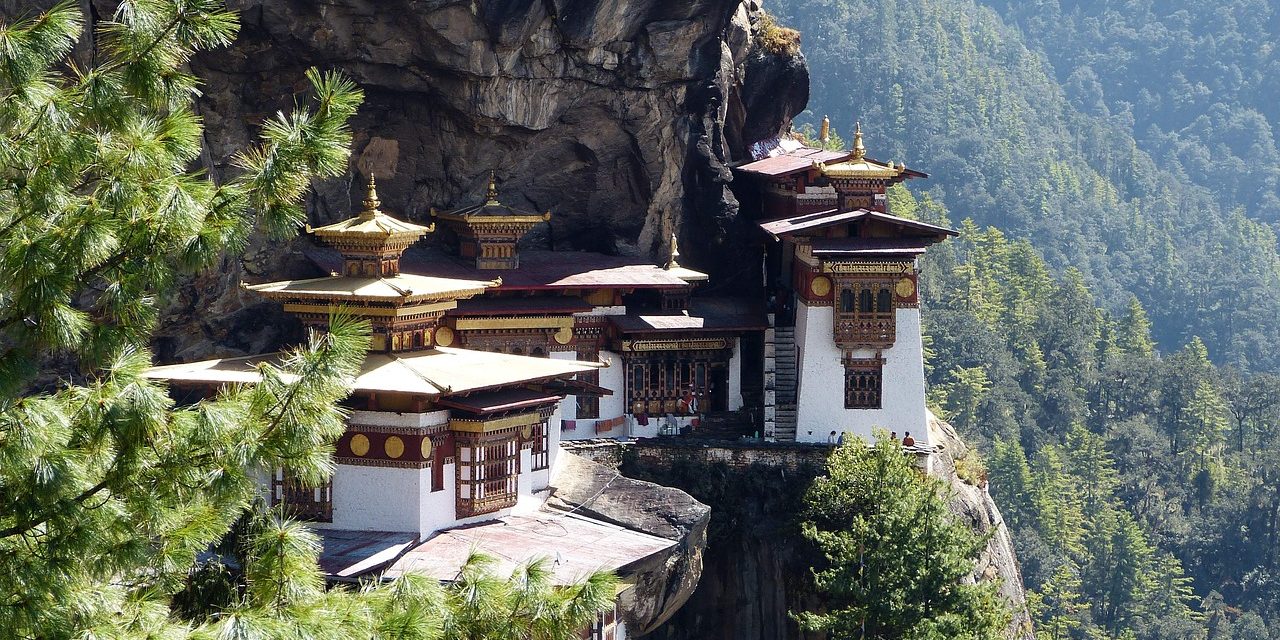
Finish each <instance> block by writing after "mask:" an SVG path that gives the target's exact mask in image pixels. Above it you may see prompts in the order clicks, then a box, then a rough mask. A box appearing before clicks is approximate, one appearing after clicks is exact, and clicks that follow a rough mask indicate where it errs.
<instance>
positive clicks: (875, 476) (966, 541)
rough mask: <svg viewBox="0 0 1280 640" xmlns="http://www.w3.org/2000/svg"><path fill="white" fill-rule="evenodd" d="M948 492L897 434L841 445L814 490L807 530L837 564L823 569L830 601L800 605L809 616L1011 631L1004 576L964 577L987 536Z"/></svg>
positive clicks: (863, 630)
mask: <svg viewBox="0 0 1280 640" xmlns="http://www.w3.org/2000/svg"><path fill="white" fill-rule="evenodd" d="M942 492H943V486H942V483H941V482H940V481H939V480H937V479H935V478H932V477H930V476H926V475H925V474H923V473H921V472H920V470H919V469H917V468H916V467H915V464H914V460H913V459H912V458H911V457H910V456H907V455H904V454H903V452H902V450H901V448H900V447H899V446H898V444H897V443H896V442H893V441H890V440H889V438H888V437H887V434H884V433H880V434H878V438H877V442H876V444H875V445H874V446H872V447H867V446H865V445H864V444H862V443H861V442H858V441H854V442H851V443H849V444H846V445H844V446H841V447H839V448H837V449H836V450H835V451H834V452H833V453H832V454H831V457H830V458H829V459H828V462H827V467H826V473H825V475H824V476H822V477H820V478H818V479H817V480H816V481H815V482H814V484H813V485H812V486H811V487H810V489H809V491H808V493H807V494H806V495H805V521H804V523H803V532H804V536H805V538H807V539H808V540H810V541H812V542H813V543H814V544H816V545H817V547H818V548H819V549H820V550H821V551H822V553H823V555H824V556H825V557H826V559H827V562H828V566H825V567H822V568H817V569H815V570H814V576H815V579H816V582H817V587H818V591H819V592H820V593H821V594H822V595H823V596H824V598H825V609H824V611H823V612H821V613H819V612H809V611H806V612H800V613H797V614H796V619H797V620H798V621H799V622H800V625H801V626H802V627H803V628H805V629H807V630H813V631H817V630H823V631H826V632H828V633H829V634H830V635H831V637H835V638H869V639H877V640H889V639H891V638H892V639H895V640H896V639H898V638H929V639H934V638H936V639H939V640H941V639H943V638H972V639H974V640H979V639H992V640H994V639H995V638H999V637H1001V636H1002V635H1003V632H1004V628H1005V625H1007V624H1008V622H1009V619H1010V614H1009V611H1008V609H1007V607H1006V605H1005V604H1004V603H1003V602H1002V601H1001V600H1000V598H999V596H998V594H997V591H996V585H995V584H993V583H990V582H980V583H978V584H965V583H964V578H965V577H966V576H968V575H969V574H970V573H972V572H973V569H974V561H975V559H976V558H977V556H978V553H979V551H980V550H981V549H982V547H983V546H984V545H985V543H986V540H985V538H984V537H983V536H979V535H977V534H976V533H974V532H973V531H972V530H970V529H968V528H967V527H966V526H965V525H964V524H962V523H959V522H957V521H955V520H954V519H953V517H952V516H951V515H950V513H949V512H948V510H947V505H946V501H945V500H944V499H943V494H942Z"/></svg>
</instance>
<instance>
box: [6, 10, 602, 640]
mask: <svg viewBox="0 0 1280 640" xmlns="http://www.w3.org/2000/svg"><path fill="white" fill-rule="evenodd" d="M6 19H7V18H6V17H0V638H7V637H18V638H34V637H40V638H72V637H77V638H79V637H98V638H124V637H166V638H184V637H198V638H212V637H220V638H230V637H242V638H248V637H263V638H266V637H282V636H285V635H288V636H293V637H361V638H374V637H377V638H425V639H430V638H439V637H443V636H444V634H446V633H448V629H450V628H457V629H461V630H464V631H466V633H463V634H460V635H453V636H451V637H471V638H480V637H484V638H504V639H505V638H535V637H536V638H553V639H555V638H570V637H573V636H574V634H575V633H576V632H577V631H578V630H579V629H580V628H581V627H582V624H583V622H584V621H586V620H589V619H590V618H591V617H592V616H594V615H595V613H596V612H597V611H599V610H601V609H602V608H603V607H607V606H609V605H611V604H612V602H613V587H612V578H611V577H610V576H608V575H606V574H598V575H594V576H591V577H590V578H589V579H588V580H586V581H585V582H583V583H580V584H577V585H572V586H570V587H568V588H565V589H553V588H551V587H550V585H549V574H548V572H547V569H546V566H545V564H544V563H534V564H532V565H529V566H528V567H526V568H525V569H524V570H523V571H522V572H521V573H520V574H519V575H517V576H515V578H516V580H515V581H514V582H507V581H505V580H504V581H497V580H495V579H494V578H493V577H492V576H491V574H490V573H488V572H487V570H486V566H487V565H486V564H485V563H484V562H483V561H481V560H479V559H477V560H476V561H475V562H472V563H469V564H468V567H467V568H466V569H465V570H464V573H463V576H462V578H463V580H462V581H461V582H460V584H462V585H464V586H463V587H456V588H454V589H453V590H445V591H444V592H440V589H439V587H438V586H435V585H434V583H432V582H431V581H424V580H422V579H419V578H410V579H407V580H402V581H397V582H396V583H394V584H392V585H389V586H382V587H378V588H374V589H369V590H366V591H344V590H333V591H325V590H324V589H323V581H322V580H321V576H320V574H319V572H318V571H319V570H318V567H317V564H316V553H317V552H318V547H317V539H316V538H315V536H314V534H312V533H310V532H309V531H308V530H306V529H305V528H303V527H300V526H299V525H296V524H291V523H287V522H282V521H275V520H271V521H270V522H269V523H268V524H267V525H264V526H262V527H260V528H259V532H258V534H257V536H256V537H255V538H254V540H255V543H254V546H253V548H254V549H255V552H254V553H252V554H249V555H248V556H247V557H246V558H245V561H244V563H243V569H244V577H245V583H244V584H243V585H241V586H242V588H241V589H240V590H238V591H237V590H235V589H232V590H230V591H229V592H224V593H223V595H224V596H226V597H227V598H229V599H228V600H227V601H226V602H222V603H220V604H219V606H216V607H214V608H213V611H206V612H205V615H204V616H203V618H202V619H200V620H191V621H183V620H182V619H181V618H180V616H182V615H184V614H186V613H190V612H192V611H199V610H201V608H202V607H208V606H209V605H211V604H216V603H207V602H194V603H187V604H188V605H190V606H187V607H185V608H184V607H175V606H173V605H174V602H173V600H172V596H173V595H174V594H175V593H178V592H180V591H181V590H183V589H184V585H185V584H186V583H187V582H188V579H189V570H190V569H191V567H192V566H193V564H194V560H195V558H196V556H197V554H198V553H200V552H202V551H204V550H206V549H208V548H209V547H210V545H211V544H213V543H214V542H216V541H218V540H219V539H221V538H223V537H224V536H225V535H226V534H227V532H228V530H229V529H230V528H231V525H232V523H233V522H235V521H237V519H239V518H241V517H242V516H243V515H244V514H245V513H246V510H247V509H248V508H249V506H250V505H251V503H252V502H253V500H254V499H255V497H256V496H257V494H258V491H259V484H258V474H259V473H261V472H263V471H264V470H271V469H276V468H281V467H283V468H285V469H286V470H287V471H288V472H289V473H290V474H291V475H293V476H294V477H298V478H300V479H301V480H303V481H310V482H318V481H320V480H323V479H324V478H326V477H327V476H328V474H329V473H331V471H332V458H331V454H332V446H333V442H334V441H335V440H336V438H337V437H338V436H339V435H340V434H341V433H342V431H343V429H344V416H343V413H342V411H341V410H340V409H339V408H337V406H336V405H335V403H336V402H337V401H338V400H340V399H342V398H343V397H344V396H345V395H346V394H347V393H348V391H349V389H348V381H349V380H350V379H351V378H352V377H353V376H354V374H355V373H356V372H357V371H358V370H359V366H360V364H361V362H362V361H363V358H364V355H365V351H366V348H367V341H368V338H367V332H368V327H367V325H366V324H365V323H361V322H354V321H352V320H351V319H349V318H345V317H342V316H340V315H339V316H336V317H334V318H332V319H331V322H330V328H329V330H328V331H327V332H326V333H324V334H313V335H311V336H310V338H309V341H308V342H307V343H306V344H304V345H302V346H301V347H298V348H296V349H294V350H292V351H290V352H287V354H286V357H285V358H284V359H283V362H282V364H281V365H280V366H279V367H278V368H277V367H272V366H269V365H262V366H261V367H260V373H261V377H262V381H261V382H260V383H258V384H255V385H252V386H247V387H233V388H228V389H224V390H222V391H221V392H220V393H218V394H217V396H216V397H213V398H210V399H207V400H204V401H201V402H198V403H196V404H195V405H192V406H187V407H177V406H175V404H174V402H173V401H172V400H171V399H170V397H169V395H168V393H167V390H166V389H165V388H164V387H163V386H161V385H159V384H156V383H154V382H152V381H150V380H148V379H147V378H146V376H145V371H146V369H147V368H148V367H149V366H150V365H151V355H150V353H149V352H148V350H147V344H148V341H149V339H150V336H151V333H152V330H153V329H154V327H155V324H156V321H157V318H158V316H159V313H160V310H161V309H162V308H163V305H164V303H165V301H166V296H168V295H169V294H170V293H171V292H172V291H173V287H174V285H175V283H176V282H178V281H179V279H180V278H183V277H184V276H185V275H186V274H190V273H192V272H195V271H198V270H201V269H205V268H208V267H210V266H212V265H215V264H217V262H218V261H219V260H220V259H222V258H223V256H225V255H227V254H232V255H234V254H236V253H237V252H239V251H241V250H242V249H243V248H244V247H245V245H246V243H247V242H248V239H249V237H250V235H251V234H252V233H255V232H257V231H259V230H265V231H266V232H267V233H269V234H271V235H272V236H274V237H277V238H283V237H290V236H292V235H294V234H296V233H297V231H298V227H299V226H300V224H301V223H302V222H303V221H304V220H305V215H304V212H303V210H302V207H301V205H302V202H303V199H304V197H305V195H306V193H307V191H308V189H309V185H310V184H311V182H312V180H314V179H319V178H325V177H331V176H336V175H340V174H341V173H342V172H344V171H345V170H346V166H347V159H348V153H349V151H348V149H349V145H350V142H351V135H350V132H349V130H348V128H347V120H348V119H349V118H350V117H351V116H352V115H353V114H354V113H355V111H356V109H357V107H358V106H359V104H360V102H361V99H362V96H361V93H360V91H359V90H358V89H356V88H355V86H354V85H352V84H351V83H350V82H349V81H347V80H346V79H344V78H342V77H341V76H339V75H336V74H332V73H320V72H316V71H309V72H307V74H306V78H307V79H308V80H309V82H310V98H309V102H307V103H306V106H297V107H295V108H294V109H293V110H292V112H290V113H280V114H278V115H277V116H276V117H274V118H272V119H271V120H270V121H268V122H266V123H265V124H264V125H263V127H262V130H261V136H260V139H259V141H258V142H257V143H256V144H254V145H253V146H251V147H250V148H247V149H245V150H243V151H242V152H241V153H239V154H238V155H237V156H236V157H235V160H234V166H235V171H234V172H233V174H232V175H231V176H229V177H228V178H227V179H225V180H221V181H217V180H214V179H212V178H211V177H210V176H208V175H206V174H205V173H203V172H202V171H200V170H199V169H198V168H197V167H196V165H195V163H196V160H197V158H198V156H199V153H200V150H201V140H202V136H203V128H202V124H201V121H200V119H199V117H198V116H197V115H196V114H195V112H194V109H193V107H194V105H193V100H194V98H195V97H196V95H197V93H198V87H199V81H198V79H197V78H195V77H193V76H192V75H190V74H189V73H188V71H187V68H188V67H187V62H188V61H189V60H190V59H191V57H192V56H193V55H195V54H196V53H197V52H199V51H202V50H207V49H210V48H214V47H220V46H224V45H226V44H228V43H229V42H231V40H232V39H233V38H234V37H235V34H236V31H237V28H238V22H237V19H236V16H235V14H234V13H232V12H229V11H227V10H226V9H225V7H224V3H223V2H222V1H221V0H125V1H124V2H121V3H120V4H119V6H118V9H117V10H116V12H115V13H114V15H113V16H111V18H110V19H108V20H106V21H104V22H101V23H99V24H98V25H97V29H96V33H95V38H94V43H93V55H92V56H88V57H89V58H90V62H91V63H90V64H87V65H86V64H83V63H78V62H77V61H75V60H73V58H72V54H73V48H74V46H75V45H76V43H77V42H78V40H79V38H80V36H81V34H82V31H83V29H84V27H85V25H84V23H85V18H84V16H83V15H82V14H81V10H80V4H79V3H77V2H72V1H64V2H60V3H58V4H56V5H55V6H54V7H53V8H51V9H49V10H48V11H46V12H44V13H40V14H36V15H31V16H25V17H20V18H17V19H13V20H10V21H5V20H6ZM470 587H475V588H476V589H479V590H482V591H486V592H490V593H495V594H497V595H498V596H500V597H499V598H498V599H496V600H494V601H493V603H494V604H493V606H494V607H496V609H494V610H493V611H488V610H486V611H483V612H476V611H472V610H470V609H467V608H466V607H464V606H463V605H464V604H465V603H466V593H467V589H468V588H470ZM481 587H482V588H481ZM188 592H190V590H189V589H188ZM441 593H443V595H441ZM450 594H454V595H453V596H451V595H450ZM459 594H461V595H459ZM504 594H505V595H504ZM507 596H510V597H507ZM451 597H452V598H453V599H451ZM440 603H444V605H445V606H444V607H443V608H441V607H438V606H437V605H438V604H440ZM504 603H505V604H504ZM508 605H510V606H508ZM502 607H506V608H505V609H504V608H502ZM481 613H483V614H484V615H486V616H491V615H505V616H506V618H505V619H506V620H507V624H506V626H505V627H503V628H502V629H501V630H498V631H494V630H493V629H494V625H493V624H491V623H490V624H489V626H487V627H483V629H484V630H482V631H479V632H473V631H474V629H476V628H477V626H476V625H478V624H480V621H481V620H483V619H485V618H481V617H480V614H481ZM450 625H453V626H452V627H450Z"/></svg>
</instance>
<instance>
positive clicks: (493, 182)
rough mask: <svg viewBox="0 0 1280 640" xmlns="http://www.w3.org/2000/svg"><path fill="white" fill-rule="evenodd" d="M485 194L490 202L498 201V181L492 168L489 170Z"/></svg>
mask: <svg viewBox="0 0 1280 640" xmlns="http://www.w3.org/2000/svg"><path fill="white" fill-rule="evenodd" d="M487 196H488V202H489V203H490V204H497V203H498V182H497V179H496V178H495V176H494V173H493V170H492V169H490V170H489V193H488V194H487Z"/></svg>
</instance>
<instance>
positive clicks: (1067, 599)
mask: <svg viewBox="0 0 1280 640" xmlns="http://www.w3.org/2000/svg"><path fill="white" fill-rule="evenodd" d="M1028 599H1029V600H1030V606H1029V607H1028V608H1030V609H1031V613H1032V615H1034V616H1035V617H1036V619H1038V620H1039V623H1038V624H1037V625H1036V638H1037V640H1067V639H1068V638H1071V637H1072V635H1071V632H1072V630H1074V629H1077V628H1079V627H1080V626H1081V625H1082V624H1084V621H1083V620H1082V619H1081V618H1082V616H1083V614H1084V612H1085V611H1087V610H1088V607H1087V605H1085V604H1084V603H1083V602H1082V601H1081V596H1080V575H1079V569H1077V568H1076V567H1075V565H1074V564H1073V563H1071V562H1069V561H1068V562H1064V563H1063V564H1061V565H1058V568H1057V569H1054V571H1053V576H1052V577H1050V578H1049V580H1048V581H1047V582H1045V584H1044V585H1043V587H1041V589H1040V592H1039V593H1034V592H1032V593H1030V594H1028Z"/></svg>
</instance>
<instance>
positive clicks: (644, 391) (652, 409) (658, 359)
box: [580, 352, 728, 417]
mask: <svg viewBox="0 0 1280 640" xmlns="http://www.w3.org/2000/svg"><path fill="white" fill-rule="evenodd" d="M703 353H704V355H702V356H699V355H696V354H690V353H688V352H685V353H674V352H673V353H656V354H653V355H646V356H643V357H641V356H635V357H633V358H632V360H631V362H629V363H628V365H627V374H628V375H627V406H628V407H630V409H631V413H633V414H652V415H662V414H667V413H671V414H676V415H693V414H697V413H701V412H703V411H708V410H711V411H721V410H724V407H716V406H711V399H712V398H713V397H715V394H713V393H712V384H713V376H712V375H711V372H712V368H713V367H715V366H725V365H727V363H728V357H727V354H725V355H712V352H703ZM580 417H581V416H580Z"/></svg>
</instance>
